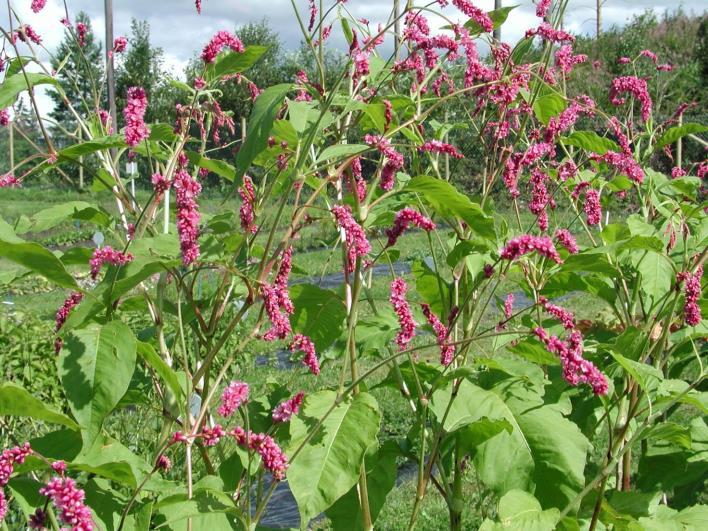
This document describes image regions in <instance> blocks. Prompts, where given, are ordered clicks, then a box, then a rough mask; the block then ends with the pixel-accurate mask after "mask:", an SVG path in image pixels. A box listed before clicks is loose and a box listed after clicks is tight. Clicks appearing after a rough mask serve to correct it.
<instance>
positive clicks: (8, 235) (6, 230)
mask: <svg viewBox="0 0 708 531" xmlns="http://www.w3.org/2000/svg"><path fill="white" fill-rule="evenodd" d="M2 242H8V243H24V240H23V239H22V238H20V237H19V236H18V235H17V234H15V229H13V228H12V226H11V225H10V224H9V223H8V222H7V221H5V220H4V219H2V218H0V245H2Z"/></svg>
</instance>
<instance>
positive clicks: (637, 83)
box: [609, 76, 652, 122]
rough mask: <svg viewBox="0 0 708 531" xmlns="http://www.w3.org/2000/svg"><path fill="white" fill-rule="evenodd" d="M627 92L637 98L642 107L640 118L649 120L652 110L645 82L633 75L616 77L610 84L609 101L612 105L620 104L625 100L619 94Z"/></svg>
mask: <svg viewBox="0 0 708 531" xmlns="http://www.w3.org/2000/svg"><path fill="white" fill-rule="evenodd" d="M625 92H628V93H630V94H631V95H632V96H634V98H635V99H637V100H638V101H639V102H640V104H641V108H642V119H643V120H644V121H645V122H646V121H647V120H649V117H650V115H651V110H652V101H651V97H650V96H649V89H648V88H647V82H646V81H645V80H643V79H639V78H638V77H635V76H621V77H616V78H614V79H613V80H612V83H611V84H610V95H609V97H610V103H612V105H622V104H623V103H625V102H626V101H627V100H626V98H624V97H622V96H621V94H622V93H625Z"/></svg>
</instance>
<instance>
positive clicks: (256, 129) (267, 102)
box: [235, 83, 292, 181]
mask: <svg viewBox="0 0 708 531" xmlns="http://www.w3.org/2000/svg"><path fill="white" fill-rule="evenodd" d="M291 89H292V85H291V84H289V83H283V84H280V85H274V86H272V87H268V88H267V89H265V90H264V91H263V92H262V93H261V95H260V96H258V98H257V99H256V102H255V104H254V105H253V109H252V110H251V117H250V119H249V120H248V129H247V130H248V134H247V135H246V141H245V142H244V143H243V145H242V146H241V148H240V149H239V151H238V154H237V155H236V176H235V181H238V180H239V179H240V178H241V177H243V174H244V173H246V170H248V167H249V166H250V165H251V162H253V160H254V159H255V158H256V156H257V155H258V154H259V153H260V152H261V151H263V150H264V149H265V148H266V147H267V146H268V137H269V136H270V132H271V129H272V128H273V121H274V120H275V117H276V116H277V114H278V111H280V108H281V107H282V105H283V100H284V99H285V96H286V95H287V93H288V92H289V91H290V90H291Z"/></svg>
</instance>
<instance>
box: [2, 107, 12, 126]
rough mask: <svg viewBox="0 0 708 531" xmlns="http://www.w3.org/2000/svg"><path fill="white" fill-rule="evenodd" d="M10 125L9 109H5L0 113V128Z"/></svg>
mask: <svg viewBox="0 0 708 531" xmlns="http://www.w3.org/2000/svg"><path fill="white" fill-rule="evenodd" d="M8 125H10V109H8V108H7V107H5V108H4V109H2V110H1V111H0V126H1V127H7V126H8Z"/></svg>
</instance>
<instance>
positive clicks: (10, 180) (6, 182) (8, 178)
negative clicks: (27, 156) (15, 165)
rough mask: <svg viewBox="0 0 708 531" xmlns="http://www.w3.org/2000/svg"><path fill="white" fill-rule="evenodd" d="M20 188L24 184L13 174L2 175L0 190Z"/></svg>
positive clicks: (0, 177) (0, 176)
mask: <svg viewBox="0 0 708 531" xmlns="http://www.w3.org/2000/svg"><path fill="white" fill-rule="evenodd" d="M20 186H22V183H21V182H20V180H19V179H18V178H17V177H15V176H14V175H13V174H12V173H6V174H4V175H0V188H18V187H20Z"/></svg>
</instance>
